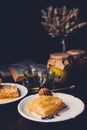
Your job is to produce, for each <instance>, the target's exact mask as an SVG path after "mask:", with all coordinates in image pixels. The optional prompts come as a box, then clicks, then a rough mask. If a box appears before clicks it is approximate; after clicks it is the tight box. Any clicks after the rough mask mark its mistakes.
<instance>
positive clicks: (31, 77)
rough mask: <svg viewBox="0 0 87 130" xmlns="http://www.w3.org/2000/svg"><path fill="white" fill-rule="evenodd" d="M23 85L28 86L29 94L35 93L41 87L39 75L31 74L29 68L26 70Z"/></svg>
mask: <svg viewBox="0 0 87 130" xmlns="http://www.w3.org/2000/svg"><path fill="white" fill-rule="evenodd" d="M23 85H24V86H26V87H27V88H28V91H29V94H35V93H37V92H38V91H39V89H40V87H39V82H38V77H37V75H36V74H31V73H30V72H29V70H25V71H24V80H23Z"/></svg>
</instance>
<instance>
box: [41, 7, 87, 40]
mask: <svg viewBox="0 0 87 130" xmlns="http://www.w3.org/2000/svg"><path fill="white" fill-rule="evenodd" d="M41 12H42V18H43V19H44V21H43V22H41V24H42V25H43V26H44V28H45V29H46V30H47V31H48V34H49V35H50V36H52V38H54V37H56V36H62V37H63V38H64V37H67V36H68V35H69V34H71V33H73V32H75V31H76V30H77V29H80V28H82V27H84V26H85V25H87V22H81V20H80V19H79V18H78V14H79V9H78V8H73V9H70V10H68V9H67V8H66V7H65V6H64V7H62V8H57V7H56V8H53V7H52V6H49V7H47V8H46V10H44V9H42V10H41Z"/></svg>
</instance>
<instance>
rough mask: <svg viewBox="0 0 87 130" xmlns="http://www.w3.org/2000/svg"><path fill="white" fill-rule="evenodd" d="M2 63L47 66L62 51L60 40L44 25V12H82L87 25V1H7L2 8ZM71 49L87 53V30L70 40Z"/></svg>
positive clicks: (69, 46) (86, 28)
mask: <svg viewBox="0 0 87 130" xmlns="http://www.w3.org/2000/svg"><path fill="white" fill-rule="evenodd" d="M0 5H1V12H0V13H1V14H0V22H1V24H0V32H1V34H0V62H14V61H15V60H19V59H24V58H29V59H31V60H33V61H35V62H39V63H47V60H48V58H49V55H50V53H55V52H59V51H61V44H60V42H59V38H58V37H56V38H54V39H52V38H51V37H50V36H49V35H48V33H47V31H46V30H45V29H44V28H43V26H42V25H41V21H42V19H41V9H42V8H46V7H47V6H50V5H53V6H57V7H62V6H64V5H65V6H67V8H69V9H70V8H74V7H75V8H79V11H80V12H79V14H80V19H81V21H87V13H86V12H87V6H86V1H85V0H31V1H29V2H26V1H10V2H9V1H6V2H3V3H1V4H0ZM67 44H68V45H67V46H68V48H67V49H71V45H72V49H74V48H75V49H84V50H87V46H86V44H87V26H85V27H83V28H81V29H80V30H79V31H77V32H76V33H74V34H73V35H72V36H70V37H68V41H67Z"/></svg>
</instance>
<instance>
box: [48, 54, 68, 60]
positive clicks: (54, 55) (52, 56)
mask: <svg viewBox="0 0 87 130" xmlns="http://www.w3.org/2000/svg"><path fill="white" fill-rule="evenodd" d="M69 56H70V54H68V53H53V54H50V58H52V59H64V58H68V57H69Z"/></svg>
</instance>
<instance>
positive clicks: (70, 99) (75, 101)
mask: <svg viewBox="0 0 87 130" xmlns="http://www.w3.org/2000/svg"><path fill="white" fill-rule="evenodd" d="M54 96H56V97H60V98H61V99H63V101H64V102H65V103H66V105H67V106H68V108H69V109H67V110H66V111H63V112H61V113H59V116H55V118H52V119H42V118H41V117H40V116H37V115H36V114H34V113H32V112H30V111H28V110H27V109H26V104H27V103H29V102H30V101H31V100H32V99H34V98H36V97H38V94H35V95H31V96H27V97H25V98H24V99H22V100H21V101H20V102H19V104H18V112H19V113H20V115H22V116H23V117H24V118H26V119H29V120H33V121H37V122H59V121H64V120H68V119H71V118H75V117H76V116H78V115H79V114H80V113H82V112H83V110H84V108H85V105H84V103H83V101H81V100H80V99H79V98H77V97H74V96H72V95H69V94H64V93H54Z"/></svg>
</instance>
